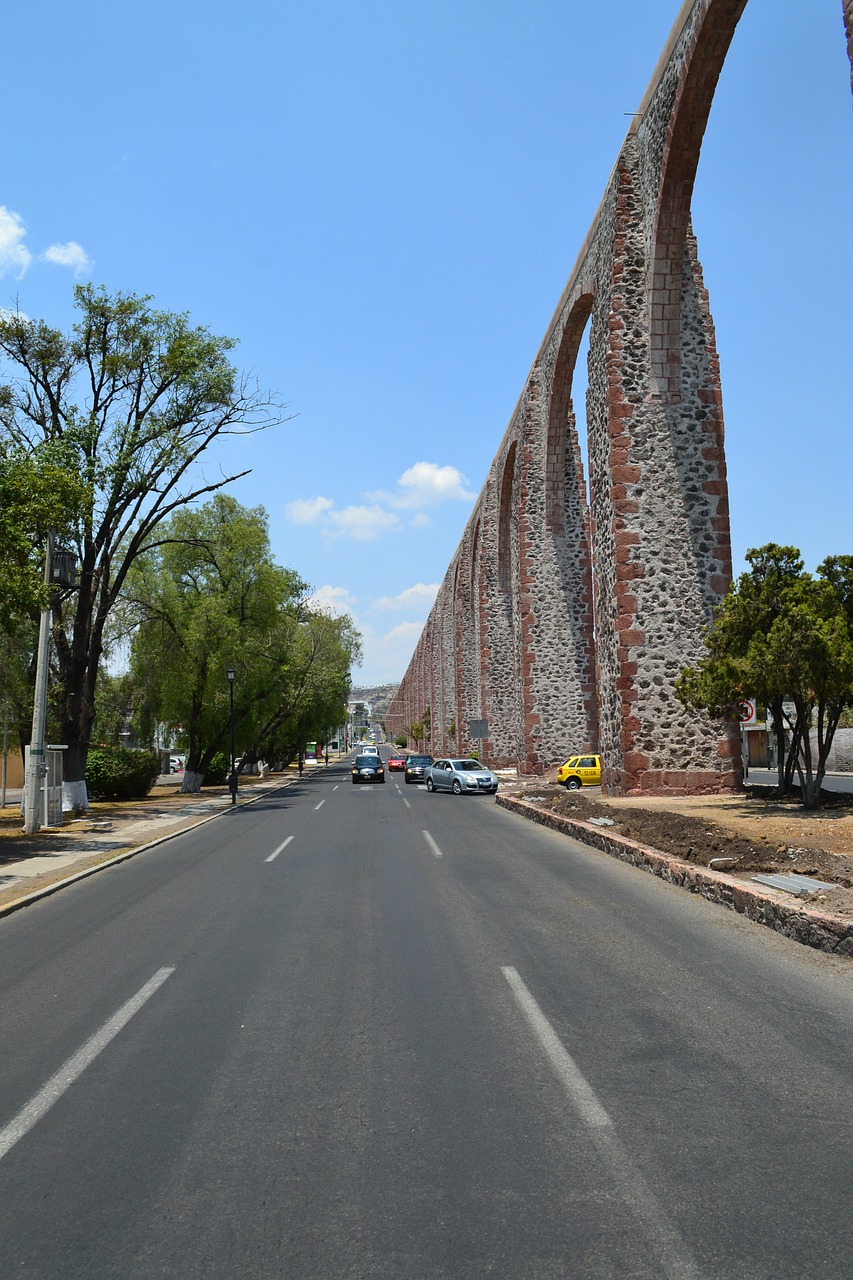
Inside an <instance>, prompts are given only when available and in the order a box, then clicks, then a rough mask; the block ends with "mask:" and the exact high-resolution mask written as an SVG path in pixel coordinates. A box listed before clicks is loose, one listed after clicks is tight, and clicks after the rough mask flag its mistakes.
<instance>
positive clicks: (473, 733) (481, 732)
mask: <svg viewBox="0 0 853 1280" xmlns="http://www.w3.org/2000/svg"><path fill="white" fill-rule="evenodd" d="M488 736H489V722H488V720H469V721H468V737H469V738H476V739H477V743H478V746H477V759H478V760H479V761H480V763H481V764H484V763H485V761H484V760H483V739H484V738H488Z"/></svg>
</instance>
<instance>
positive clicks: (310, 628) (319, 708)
mask: <svg viewBox="0 0 853 1280" xmlns="http://www.w3.org/2000/svg"><path fill="white" fill-rule="evenodd" d="M360 659H361V637H360V636H359V634H358V632H357V631H356V630H355V628H354V627H353V624H352V620H351V618H349V617H348V616H347V615H344V616H343V617H332V616H331V615H329V614H327V613H325V612H323V611H322V610H320V609H314V608H311V607H309V606H308V605H307V604H304V605H303V606H302V608H301V609H300V610H299V612H298V614H297V615H294V616H292V617H290V618H288V617H286V616H284V617H282V618H280V619H279V622H278V625H277V626H276V628H275V630H274V632H273V633H272V635H271V636H270V643H269V651H268V659H267V663H266V671H267V679H268V686H267V688H266V690H265V705H266V707H267V709H268V710H267V716H266V718H265V719H260V718H259V719H258V721H257V723H258V729H257V733H256V736H255V739H254V742H253V746H252V748H251V749H252V750H253V751H255V752H257V753H259V754H260V753H262V754H263V755H264V756H266V758H267V759H292V758H293V755H295V754H296V752H297V751H298V750H301V748H302V746H303V745H304V743H305V742H306V741H310V740H312V739H314V738H323V737H324V735H325V734H326V732H327V730H328V728H329V727H330V726H331V725H335V724H341V723H343V721H344V720H345V719H346V708H347V699H348V697H349V692H350V671H351V669H352V667H353V665H355V664H357V663H358V662H359V661H360ZM258 711H259V712H260V711H261V706H260V705H259V707H258Z"/></svg>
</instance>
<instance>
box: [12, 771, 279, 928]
mask: <svg viewBox="0 0 853 1280" xmlns="http://www.w3.org/2000/svg"><path fill="white" fill-rule="evenodd" d="M295 781H296V779H295V778H288V779H287V781H286V782H279V783H277V784H276V785H275V786H273V787H267V788H265V789H264V790H263V791H262V792H261V794H260V795H258V796H252V798H251V800H243V801H241V802H238V804H237V805H236V807H235V806H232V805H228V806H227V807H226V806H223V807H222V808H221V809H218V810H217V811H216V812H215V813H210V814H208V815H207V817H205V818H199V819H198V820H197V821H195V822H190V823H189V824H188V825H187V826H186V827H181V829H180V831H167V832H166V833H165V834H164V835H162V836H158V837H157V839H156V840H149V841H148V842H147V843H146V844H140V845H136V847H135V848H133V849H125V851H124V853H117V854H116V855H115V857H114V858H107V859H106V861H104V862H99V863H98V864H97V866H94V867H86V868H85V870H83V871H75V873H74V875H72V876H66V877H65V879H64V880H57V881H55V883H54V884H46V885H45V886H44V887H43V888H41V889H34V890H33V891H32V893H27V894H25V895H24V896H23V897H22V898H16V899H15V900H14V902H7V903H6V904H5V905H3V906H0V920H2V919H3V917H4V916H10V915H11V914H12V912H13V911H20V910H21V908H22V907H28V906H30V904H31V903H33V902H38V901H39V899H40V898H47V897H49V895H50V894H52V893H57V892H58V890H60V889H65V888H67V886H68V885H70V884H76V882H77V881H78V880H85V879H87V878H88V877H89V876H93V875H95V874H96V873H97V872H98V871H105V870H106V869H107V867H114V866H116V865H117V864H118V863H119V862H126V861H127V859H128V858H135V857H136V855H137V854H138V853H145V852H147V850H148V849H156V847H157V845H160V844H165V843H166V841H167V840H177V838H178V836H185V835H186V834H187V832H188V831H195V829H196V827H203V826H204V825H205V824H206V823H208V822H213V820H214V819H215V818H221V817H223V816H224V815H225V814H226V813H237V812H239V810H240V809H248V807H249V805H251V804H255V803H256V801H258V800H263V798H264V796H269V795H274V794H275V792H276V791H283V790H285V788H286V787H289V786H291V785H292V784H293V783H294V782H295ZM178 821H180V819H178Z"/></svg>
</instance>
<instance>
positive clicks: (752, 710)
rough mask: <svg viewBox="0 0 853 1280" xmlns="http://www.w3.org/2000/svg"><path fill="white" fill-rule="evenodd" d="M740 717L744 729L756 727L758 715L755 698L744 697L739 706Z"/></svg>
mask: <svg viewBox="0 0 853 1280" xmlns="http://www.w3.org/2000/svg"><path fill="white" fill-rule="evenodd" d="M738 719H739V720H740V722H741V726H742V727H743V728H744V729H752V728H754V727H755V725H756V723H757V720H758V717H757V716H756V707H755V699H754V698H744V700H743V702H742V703H741V704H740V705H739V707H738Z"/></svg>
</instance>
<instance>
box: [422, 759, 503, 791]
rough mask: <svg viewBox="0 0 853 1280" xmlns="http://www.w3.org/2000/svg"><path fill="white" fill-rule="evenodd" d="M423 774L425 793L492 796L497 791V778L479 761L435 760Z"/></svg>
mask: <svg viewBox="0 0 853 1280" xmlns="http://www.w3.org/2000/svg"><path fill="white" fill-rule="evenodd" d="M425 773H426V787H427V791H452V792H453V793H454V795H457V796H461V795H462V793H463V791H464V792H473V791H478V792H480V793H482V794H485V795H494V793H495V792H496V791H497V789H498V780H497V777H496V776H495V774H493V773H492V771H491V769H487V768H486V766H485V765H484V764H481V763H480V761H479V760H436V762H435V764H433V765H430V767H429V768H428V769H426V770H425Z"/></svg>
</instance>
